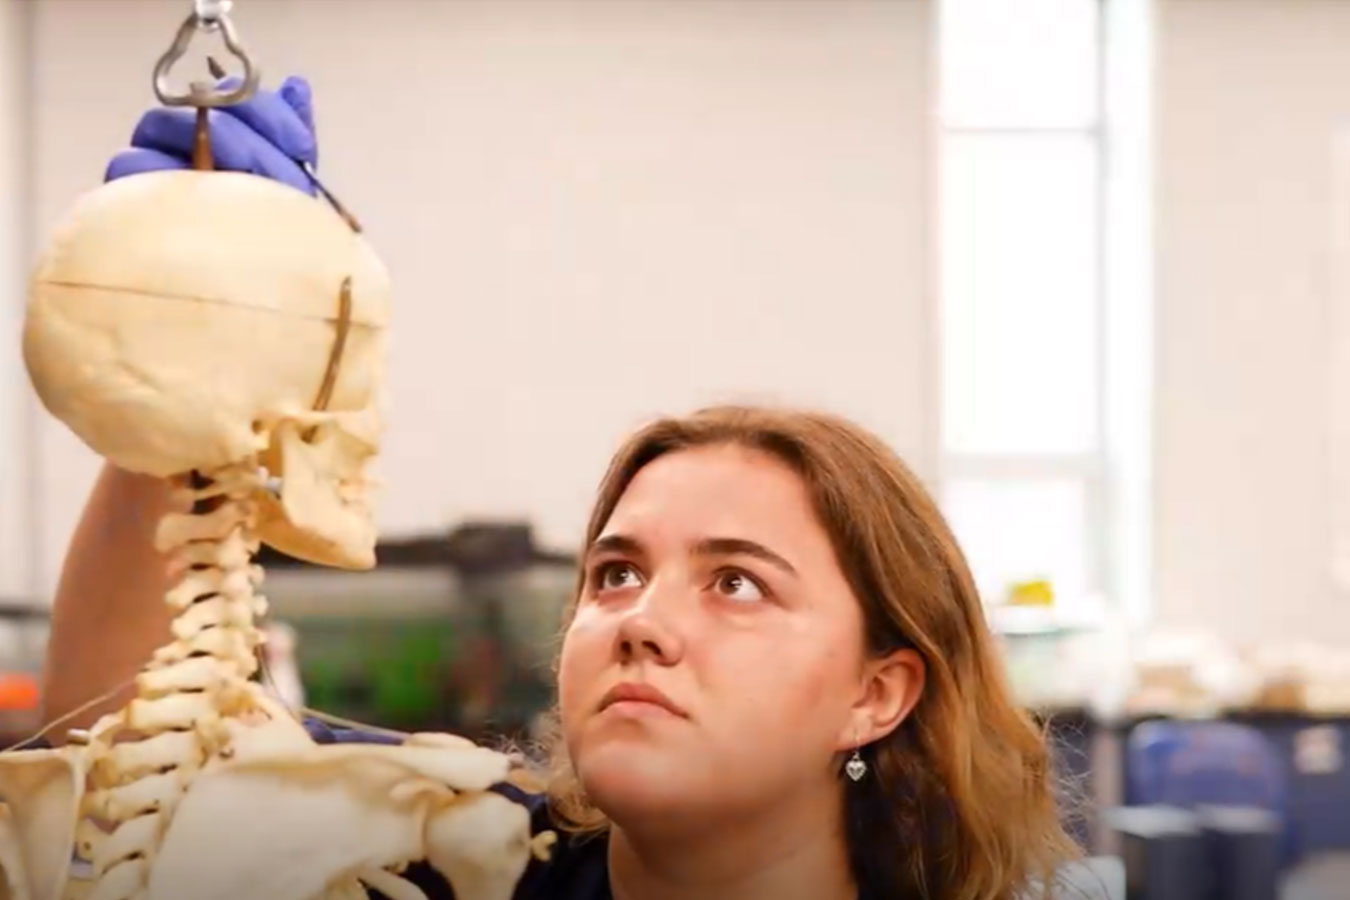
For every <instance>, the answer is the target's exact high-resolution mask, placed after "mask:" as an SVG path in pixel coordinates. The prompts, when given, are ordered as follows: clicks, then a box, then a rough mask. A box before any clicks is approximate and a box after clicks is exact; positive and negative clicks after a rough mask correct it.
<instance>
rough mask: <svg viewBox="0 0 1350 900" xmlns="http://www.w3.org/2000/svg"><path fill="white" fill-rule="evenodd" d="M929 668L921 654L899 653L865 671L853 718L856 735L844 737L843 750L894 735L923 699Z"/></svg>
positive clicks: (851, 718)
mask: <svg viewBox="0 0 1350 900" xmlns="http://www.w3.org/2000/svg"><path fill="white" fill-rule="evenodd" d="M925 674H926V667H925V666H924V662H923V657H922V656H920V655H919V652H918V651H917V650H910V649H904V650H896V651H894V652H892V653H890V654H888V655H886V656H883V657H881V658H880V659H874V660H868V661H867V663H866V664H865V667H864V668H863V673H862V676H863V682H862V693H861V694H860V695H859V698H858V702H857V703H856V704H855V705H854V708H853V715H852V716H850V717H849V719H850V728H852V729H854V733H850V734H847V735H841V736H840V737H841V738H842V739H843V740H842V746H841V749H847V750H852V749H853V748H854V747H856V746H857V745H859V744H870V743H872V742H873V741H876V740H880V739H881V738H883V737H885V736H886V735H888V734H890V733H891V732H892V731H894V730H895V729H896V728H898V727H900V723H902V722H903V721H905V718H906V717H907V716H908V715H909V714H910V713H911V712H912V711H913V710H914V707H915V705H916V704H918V702H919V698H920V697H921V696H923V685H924V677H925Z"/></svg>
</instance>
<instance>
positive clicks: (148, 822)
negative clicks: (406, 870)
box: [0, 171, 552, 900]
mask: <svg viewBox="0 0 1350 900" xmlns="http://www.w3.org/2000/svg"><path fill="white" fill-rule="evenodd" d="M389 296H390V290H389V280H388V277H387V275H386V272H385V270H384V267H383V266H382V264H381V263H380V261H379V260H378V258H377V257H376V255H375V254H374V252H373V251H372V250H371V249H370V247H369V246H368V244H367V243H366V242H365V241H364V239H363V238H362V237H361V235H360V234H359V233H357V232H356V231H354V230H353V229H352V228H351V227H350V226H349V224H348V222H346V221H345V220H344V219H343V218H342V217H340V216H339V215H337V214H336V213H335V212H334V211H333V210H332V209H330V208H329V207H328V206H326V205H324V204H323V203H321V202H319V201H316V200H314V199H312V198H310V197H307V196H306V195H304V194H302V193H301V192H299V191H295V190H293V189H291V188H289V187H285V186H282V185H278V184H275V183H273V182H270V181H267V180H265V179H262V178H258V177H255V176H252V175H246V174H240V173H230V172H207V171H176V172H157V173H150V174H144V175H138V176H135V177H131V178H125V179H121V180H116V181H113V182H110V183H108V184H105V185H103V186H102V187H100V188H98V189H97V190H95V191H93V192H92V193H90V194H88V195H86V196H85V197H83V198H82V199H81V200H80V202H79V203H78V204H77V205H76V207H75V209H74V210H73V212H72V213H71V214H70V216H69V217H68V219H67V220H66V222H65V223H64V224H63V225H62V226H61V227H60V228H59V229H58V231H57V233H56V235H55V237H54V239H53V240H52V242H51V244H50V245H49V247H48V248H47V251H46V252H45V253H44V255H43V257H42V259H41V261H40V262H39V265H38V266H37V269H36V272H35V274H34V277H33V280H32V285H31V288H30V294H29V306H28V313H27V318H26V322H25V329H24V356H25V360H26V363H27V366H28V371H29V375H30V378H31V379H32V382H33V384H34V387H35V389H36V391H37V393H38V396H39V397H40V399H41V401H42V403H43V404H44V406H45V407H46V408H47V409H48V410H49V411H50V412H51V413H52V414H53V415H55V416H56V417H57V418H59V419H60V420H61V421H62V422H64V423H65V424H66V425H67V426H69V427H70V428H71V429H72V430H73V431H74V432H75V434H77V435H78V436H79V437H80V438H81V439H82V440H83V441H84V442H85V443H86V444H87V445H88V446H89V447H91V448H92V449H93V450H94V451H95V452H97V453H99V454H100V455H102V456H104V457H106V458H107V459H109V460H110V461H112V462H113V463H114V464H116V465H118V466H120V467H122V468H125V469H128V470H130V471H134V472H140V473H145V474H150V475H154V476H158V477H163V478H166V479H170V480H171V481H172V482H173V483H174V485H175V498H176V503H177V511H175V512H172V513H169V514H168V515H166V516H165V518H164V520H163V522H162V523H161V526H160V529H159V534H158V537H157V546H158V548H159V550H160V551H162V552H163V553H164V554H166V555H167V556H168V557H169V559H170V561H171V565H173V566H174V567H175V568H176V569H177V570H179V571H181V572H182V576H181V580H180V581H179V582H178V583H177V584H176V585H175V586H174V587H173V588H172V589H171V590H170V591H169V592H168V594H167V595H166V597H165V602H166V603H167V604H168V605H169V607H170V608H171V609H172V610H173V612H174V613H175V618H174V621H173V626H172V631H173V640H172V641H170V642H169V643H168V644H166V645H165V646H164V647H161V648H160V649H159V650H158V651H156V652H155V654H154V655H153V657H152V658H151V659H150V660H149V661H148V662H147V663H146V665H145V666H144V668H143V669H142V671H141V673H140V675H139V676H138V677H137V679H136V696H135V698H134V699H133V700H132V701H131V702H130V703H129V704H128V705H127V706H126V707H124V708H123V709H121V710H119V711H117V712H115V713H112V714H109V715H107V716H104V717H103V718H102V719H101V720H100V721H99V722H97V723H96V724H95V725H94V727H93V728H92V729H91V730H90V732H89V733H88V735H87V742H85V743H80V744H72V745H69V746H66V747H63V748H61V749H59V750H55V751H19V752H14V753H8V754H4V755H0V800H3V806H0V866H2V867H3V869H4V875H5V882H6V883H7V885H8V892H9V893H8V896H9V897H12V898H15V900H19V898H23V900H60V898H74V897H86V896H87V897H88V898H90V900H142V898H145V900H182V898H183V897H187V896H192V897H194V898H207V897H219V898H222V900H224V898H233V897H244V896H248V897H259V898H267V900H319V898H322V900H337V898H350V897H361V896H364V895H365V889H364V887H370V888H374V889H376V890H378V891H380V892H381V893H383V894H385V895H386V896H389V897H391V898H395V900H413V898H417V897H420V896H421V893H420V891H419V890H418V889H417V888H416V886H414V885H413V884H412V883H411V882H409V881H407V880H405V879H403V878H402V877H401V876H400V875H399V874H398V873H399V872H400V871H401V870H402V867H403V866H406V865H407V864H408V863H410V862H414V861H420V860H424V861H426V862H428V863H429V864H430V865H431V866H432V867H434V868H435V869H437V870H438V871H439V872H440V873H441V874H442V875H443V876H444V877H445V878H446V879H447V880H448V881H450V882H451V885H452V886H453V887H454V889H455V891H456V895H457V896H458V897H459V898H461V900H508V898H509V897H510V896H511V894H512V892H513V890H514V887H515V884H516V882H517V881H518V880H519V878H520V875H521V874H522V872H523V871H524V868H525V866H526V864H527V863H528V861H529V859H530V857H531V855H532V854H533V855H542V854H543V853H544V852H545V848H546V846H547V843H548V840H549V839H551V837H552V836H551V835H542V836H540V837H537V838H534V839H531V837H530V829H529V821H528V815H527V814H526V811H525V809H524V808H523V807H521V806H519V805H517V804H514V803H512V802H510V801H507V800H506V799H504V798H502V797H501V796H499V795H497V794H495V793H493V792H492V791H491V790H489V789H490V788H491V786H493V785H494V784H498V783H501V782H504V781H510V780H514V779H515V778H516V777H517V776H518V774H519V773H518V772H516V771H515V770H514V768H513V765H512V762H511V760H510V759H509V758H508V757H507V756H505V755H503V754H501V753H497V752H494V751H491V750H488V749H486V748H481V747H477V746H474V745H473V744H471V743H470V742H468V741H466V740H463V739H460V738H456V737H454V736H450V735H415V736H412V737H411V738H409V739H408V740H407V741H406V742H405V743H404V744H403V745H400V746H378V745H369V744H354V745H323V746H320V745H317V744H315V743H314V741H313V740H312V739H311V738H310V736H309V734H308V733H307V732H306V731H305V729H304V728H303V727H302V726H301V724H300V723H299V722H298V721H297V720H296V717H295V714H294V713H293V712H292V711H290V710H287V709H285V708H284V707H283V706H282V705H281V704H280V703H279V702H278V701H277V700H276V699H275V698H274V697H272V696H271V695H269V694H268V693H267V692H266V691H265V690H264V689H263V686H262V685H261V684H259V683H258V682H256V681H255V680H253V676H254V675H255V674H256V673H257V670H258V666H257V650H258V645H259V643H260V642H261V640H262V634H261V632H260V631H259V629H258V628H257V627H256V624H255V623H256V620H257V618H258V617H259V616H261V615H263V614H264V612H265V610H266V602H265V600H264V599H263V598H262V597H261V596H259V595H257V593H256V590H257V588H258V587H259V585H260V584H261V582H262V574H263V573H262V571H261V569H260V568H259V567H258V566H256V565H254V564H252V562H251V559H252V556H253V555H254V554H255V553H256V552H257V550H258V547H259V545H260V544H261V543H267V544H270V545H272V546H274V547H276V548H277V549H279V550H281V551H283V552H285V553H288V554H290V555H293V556H297V557H300V558H303V559H307V560H310V561H312V562H315V563H319V564H324V565H332V566H339V567H346V568H368V567H370V566H372V565H373V564H374V544H375V528H374V525H373V519H372V515H371V500H370V497H369V487H368V482H367V478H366V474H365V469H366V467H367V465H368V464H369V463H370V461H371V460H372V458H373V457H374V456H375V454H376V452H377V450H378V439H379V428H380V417H379V411H378V402H377V401H378V398H379V393H380V388H381V383H382V365H383V359H384V348H385V330H386V327H387V324H388V319H389ZM278 478H279V486H278V482H277V479H278ZM262 810H266V812H265V813H262ZM53 848H56V849H53ZM68 848H73V849H74V850H75V851H76V852H75V854H74V855H75V856H76V857H77V858H78V859H80V860H81V861H83V862H85V863H86V864H87V873H84V874H81V873H80V872H77V871H76V870H75V869H74V868H72V866H71V865H70V863H71V856H72V855H71V853H70V852H68ZM363 886H364V887H363ZM3 898H4V895H3V894H0V900H3Z"/></svg>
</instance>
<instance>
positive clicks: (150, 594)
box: [42, 465, 171, 743]
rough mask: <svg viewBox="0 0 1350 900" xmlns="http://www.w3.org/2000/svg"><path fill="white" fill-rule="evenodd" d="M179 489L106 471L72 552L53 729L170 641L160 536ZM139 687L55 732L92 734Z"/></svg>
mask: <svg viewBox="0 0 1350 900" xmlns="http://www.w3.org/2000/svg"><path fill="white" fill-rule="evenodd" d="M170 508H171V505H170V502H169V484H168V482H166V481H162V480H159V479H154V478H148V477H145V476H141V475H133V474H130V473H128V472H125V471H123V470H121V469H117V468H115V467H113V466H111V465H105V466H104V468H103V471H102V472H100V473H99V476H98V480H97V481H96V482H95V484H94V489H93V492H92V493H91V494H90V497H89V500H88V502H87V504H86V505H85V508H84V514H83V516H82V517H81V519H80V522H79V525H78V526H77V527H76V529H75V534H74V536H73V537H72V539H71V542H70V548H69V550H68V551H67V554H66V559H65V565H64V567H63V569H62V572H61V579H60V582H59V584H58V586H57V590H56V598H55V601H54V602H53V605H52V623H51V637H50V640H49V642H48V645H47V659H46V667H45V671H44V673H43V686H42V694H43V706H44V708H43V716H42V721H43V722H44V723H46V722H50V721H51V720H52V719H55V718H57V717H59V716H63V715H65V714H67V713H69V712H71V711H72V710H74V709H76V708H78V707H79V706H81V705H82V704H85V703H87V702H89V701H90V700H93V699H94V698H95V697H98V696H99V695H101V694H103V693H105V692H107V691H108V690H110V689H112V688H113V687H115V686H117V685H119V684H121V683H123V682H125V681H127V680H128V679H130V678H131V677H132V676H134V675H135V674H136V672H137V671H138V670H139V669H140V667H141V666H142V665H143V664H144V663H145V662H146V661H147V660H148V659H149V658H150V654H151V653H152V652H153V651H154V649H155V648H156V647H158V646H159V645H161V644H163V643H165V642H166V641H167V640H168V637H169V620H170V614H169V611H168V610H167V609H166V608H165V606H164V600H163V598H164V593H165V591H166V590H167V589H168V587H169V576H168V572H167V570H166V559H165V558H164V557H163V556H162V555H160V554H159V553H157V552H156V551H155V547H154V540H155V529H156V527H157V526H158V523H159V519H160V517H161V516H162V515H163V514H164V513H166V512H168V511H169V510H170ZM131 693H132V689H131V687H130V685H127V686H126V687H124V688H123V689H122V690H121V691H119V692H118V693H117V695H115V696H113V697H109V698H108V699H107V700H105V701H104V702H102V703H100V704H99V705H98V706H96V707H92V708H90V709H88V710H85V711H83V712H81V713H80V714H79V715H77V716H74V717H72V718H71V719H70V720H68V721H66V722H64V723H63V724H62V725H61V726H60V727H59V728H56V729H54V730H53V732H52V733H51V734H50V735H49V736H48V737H49V739H50V740H51V741H52V742H53V743H60V742H62V741H63V740H64V737H65V734H66V731H67V729H70V728H82V727H87V726H88V725H89V724H91V723H92V722H93V721H94V720H95V719H97V718H98V717H99V716H100V715H102V714H103V713H105V712H108V711H109V710H112V709H116V708H117V707H119V706H121V705H123V704H124V703H126V702H127V700H128V699H129V698H130V696H131Z"/></svg>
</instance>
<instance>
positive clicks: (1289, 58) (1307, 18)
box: [1154, 0, 1350, 640]
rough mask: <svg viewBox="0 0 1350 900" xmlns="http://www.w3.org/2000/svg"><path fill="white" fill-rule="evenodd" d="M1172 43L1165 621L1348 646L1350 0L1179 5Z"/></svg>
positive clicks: (1161, 505)
mask: <svg viewBox="0 0 1350 900" xmlns="http://www.w3.org/2000/svg"><path fill="white" fill-rule="evenodd" d="M1157 41H1158V45H1157V58H1158V62H1159V70H1158V75H1157V84H1158V89H1159V91H1160V94H1159V100H1160V109H1159V113H1158V128H1157V135H1158V146H1157V161H1156V171H1157V174H1158V178H1159V181H1158V184H1157V195H1156V208H1157V249H1158V254H1159V256H1158V260H1157V275H1158V283H1157V313H1156V317H1157V318H1156V342H1157V343H1156V352H1157V372H1156V383H1157V388H1158V394H1157V396H1156V398H1155V404H1156V411H1157V413H1156V423H1155V425H1156V447H1155V456H1156V459H1155V478H1156V484H1155V494H1154V497H1155V501H1156V507H1155V511H1154V516H1155V518H1154V525H1155V564H1156V567H1157V569H1156V590H1157V598H1156V600H1157V602H1156V612H1157V615H1158V616H1159V619H1160V620H1161V622H1163V623H1164V624H1169V625H1178V626H1199V627H1214V628H1217V629H1218V630H1220V631H1221V632H1223V633H1225V634H1228V635H1230V636H1232V637H1234V638H1238V639H1242V640H1258V639H1269V638H1276V637H1307V638H1318V639H1321V638H1328V639H1347V638H1350V600H1348V599H1347V598H1346V596H1345V595H1344V594H1343V593H1340V592H1338V591H1337V590H1336V589H1335V588H1334V587H1333V586H1332V582H1331V568H1330V566H1331V535H1330V533H1329V528H1328V522H1329V512H1330V506H1329V495H1330V480H1329V479H1330V471H1331V469H1330V459H1329V456H1328V450H1329V447H1328V438H1329V418H1328V414H1327V398H1328V390H1329V387H1330V385H1329V383H1328V379H1327V377H1326V372H1327V367H1328V359H1327V351H1328V348H1329V342H1328V337H1327V325H1328V322H1329V318H1328V317H1329V312H1330V306H1329V305H1330V303H1331V302H1332V297H1331V295H1330V292H1329V272H1328V266H1329V262H1330V260H1329V247H1330V241H1331V222H1332V211H1331V206H1330V197H1331V188H1332V144H1333V139H1334V137H1335V134H1336V131H1337V129H1338V127H1341V128H1343V127H1344V126H1346V125H1350V53H1347V52H1346V51H1347V48H1350V4H1347V3H1327V2H1320V0H1298V2H1296V0H1278V2H1277V0H1260V2H1258V0H1241V2H1240V0H1229V2H1222V3H1219V2H1205V0H1190V2H1186V0H1162V5H1161V8H1160V10H1159V16H1158V36H1157ZM1336 302H1337V303H1339V304H1342V305H1344V304H1347V303H1350V297H1339V298H1337V299H1336Z"/></svg>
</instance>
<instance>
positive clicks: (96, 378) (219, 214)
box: [23, 171, 390, 568]
mask: <svg viewBox="0 0 1350 900" xmlns="http://www.w3.org/2000/svg"><path fill="white" fill-rule="evenodd" d="M389 301H390V286H389V278H388V274H387V272H386V270H385V268H384V266H383V264H382V263H381V262H380V260H379V259H378V258H377V257H376V255H375V253H374V252H373V250H372V249H371V248H370V246H369V245H368V244H367V242H366V241H365V240H364V239H363V238H362V236H361V235H360V234H359V233H357V232H356V231H354V230H353V229H352V227H350V226H349V225H348V224H347V222H346V221H345V220H344V219H343V218H342V217H341V216H339V215H338V214H337V213H336V212H335V211H334V210H333V209H332V208H331V207H329V206H328V205H327V204H325V203H324V202H323V201H321V200H316V199H314V198H311V197H309V196H307V195H305V194H303V193H301V192H300V191H297V190H295V189H293V188H291V187H288V186H285V185H281V184H277V183H275V182H272V181H269V180H267V179H264V178H260V177H257V176H254V175H249V174H244V173H237V172H215V171H170V172H153V173H146V174H141V175H136V176H132V177H128V178H122V179H118V180H115V181H112V182H109V183H107V184H104V185H102V186H101V187H99V188H97V189H95V190H94V191H91V192H90V193H88V194H86V195H84V196H83V197H81V198H80V199H79V200H78V202H77V203H76V204H75V206H74V208H73V209H72V210H71V211H70V213H69V214H68V216H67V218H66V219H65V221H64V222H63V223H62V224H61V225H60V226H59V227H58V229H57V230H56V233H55V235H54V237H53V239H52V240H51V242H50V243H49V245H48V246H47V247H46V249H45V252H44V253H43V254H42V256H41V258H40V259H39V261H38V264H37V267H36V270H35V271H34V273H33V276H32V280H31V284H30V288H29V295H28V308H27V315H26V318H25V322H24V334H23V352H24V361H25V364H26V366H27V369H28V374H29V377H30V379H31V381H32V383H33V386H34V388H35V390H36V392H37V395H38V397H39V399H40V400H41V402H42V404H43V406H44V407H45V408H46V409H47V410H48V411H49V412H50V413H51V414H52V415H54V416H55V417H57V418H58V419H59V420H61V421H62V422H63V423H65V425H66V426H67V427H69V428H70V429H71V430H72V431H73V432H74V433H75V434H76V435H77V436H78V437H79V438H80V439H81V440H82V441H83V442H84V443H85V444H86V445H87V446H89V447H90V448H91V449H92V450H93V451H94V452H96V453H98V454H99V455H101V456H103V457H105V458H107V459H108V460H109V461H111V462H112V463H113V464H115V465H117V466H119V467H121V468H124V469H127V470H130V471H133V472H140V473H144V474H148V475H153V476H157V477H166V478H167V477H174V476H183V475H185V474H187V473H189V472H192V471H202V472H207V471H210V470H211V469H213V468H216V467H219V466H223V465H228V464H234V463H239V462H241V461H246V460H249V459H257V460H258V462H259V463H260V464H261V465H264V466H266V468H267V469H268V470H269V471H270V472H271V473H272V474H273V475H276V476H279V477H280V479H281V483H280V485H281V486H280V489H279V490H277V491H276V492H275V494H274V495H273V496H264V497H263V498H261V502H262V514H261V517H260V522H261V524H260V530H259V536H260V538H261V539H262V541H263V542H265V543H267V544H270V545H271V546H273V547H275V548H276V549H277V550H280V551H281V552H283V553H287V554H289V555H291V556H295V557H297V558H300V559H305V560H308V561H310V562H314V563H318V564H321V565H331V566H338V567H343V568H369V567H371V566H373V565H374V562H375V559H374V545H375V526H374V521H373V516H372V514H371V498H370V487H369V483H368V480H367V477H366V470H367V468H368V466H369V464H370V462H371V461H372V460H373V458H374V456H375V455H376V453H377V452H378V447H379V435H380V428H381V417H380V411H379V408H378V401H379V397H380V393H381V387H382V382H383V366H384V352H385V340H386V327H387V324H388V318H389V305H390V303H389Z"/></svg>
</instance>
